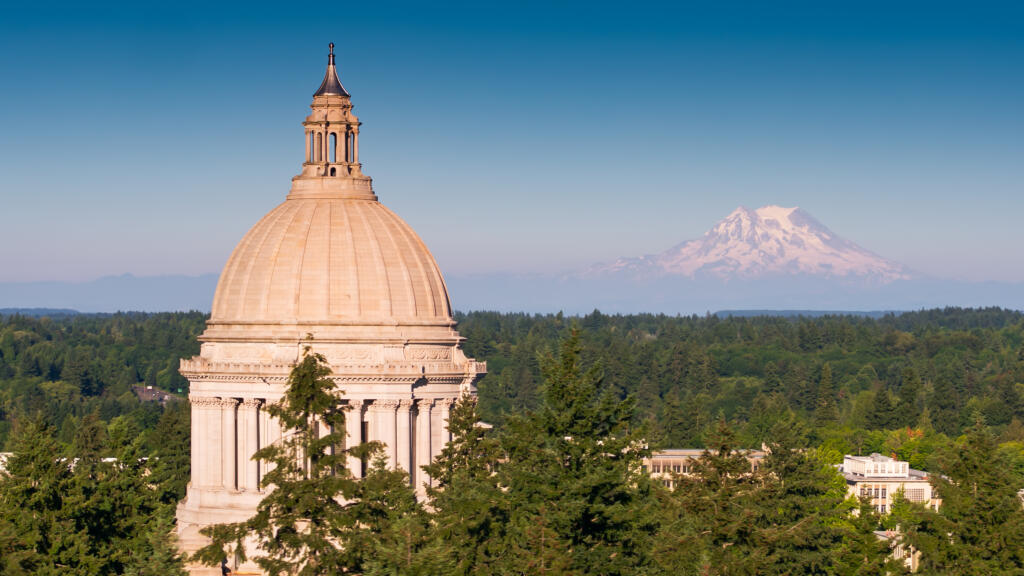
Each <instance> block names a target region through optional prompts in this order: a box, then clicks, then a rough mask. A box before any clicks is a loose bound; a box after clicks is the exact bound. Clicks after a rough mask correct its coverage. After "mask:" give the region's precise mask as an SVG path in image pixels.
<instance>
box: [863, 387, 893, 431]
mask: <svg viewBox="0 0 1024 576" xmlns="http://www.w3.org/2000/svg"><path fill="white" fill-rule="evenodd" d="M895 418H896V414H895V412H894V410H893V406H892V401H891V400H889V391H888V390H886V389H885V387H884V386H881V387H879V388H878V389H877V390H875V402H874V404H872V405H871V412H870V413H869V414H868V427H869V428H872V429H875V430H886V429H888V428H891V427H892V426H893V424H894V422H895Z"/></svg>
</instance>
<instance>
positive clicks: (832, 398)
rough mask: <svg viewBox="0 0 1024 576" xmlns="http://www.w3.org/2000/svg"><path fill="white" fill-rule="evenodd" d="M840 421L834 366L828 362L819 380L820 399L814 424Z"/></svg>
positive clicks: (822, 368) (822, 369)
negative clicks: (833, 377)
mask: <svg viewBox="0 0 1024 576" xmlns="http://www.w3.org/2000/svg"><path fill="white" fill-rule="evenodd" d="M838 421H839V408H838V406H836V390H835V386H834V385H833V384H832V366H831V365H830V364H829V363H828V362H826V363H825V365H824V366H822V367H821V378H820V379H819V380H818V399H817V406H816V407H815V409H814V425H815V426H817V427H822V426H827V425H829V424H834V423H836V422H838Z"/></svg>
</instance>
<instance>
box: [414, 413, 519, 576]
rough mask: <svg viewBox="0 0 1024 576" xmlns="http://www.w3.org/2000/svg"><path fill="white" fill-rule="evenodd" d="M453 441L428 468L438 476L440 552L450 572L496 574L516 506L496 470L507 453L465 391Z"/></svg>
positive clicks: (435, 499) (453, 419) (433, 500)
mask: <svg viewBox="0 0 1024 576" xmlns="http://www.w3.org/2000/svg"><path fill="white" fill-rule="evenodd" d="M448 429H449V430H450V431H451V433H452V441H451V442H449V443H448V445H447V446H445V448H444V449H443V450H442V451H441V454H440V455H439V456H438V457H437V458H436V459H435V460H434V462H433V463H431V464H430V465H428V466H424V467H423V469H424V470H425V471H426V472H427V474H429V475H430V477H431V478H432V479H433V481H434V486H433V487H430V488H428V489H427V493H428V496H429V498H430V504H431V507H432V508H433V510H434V513H433V517H432V521H433V525H434V533H435V538H436V540H437V544H438V547H439V550H438V553H439V555H440V557H441V560H442V561H443V562H445V563H446V564H447V565H448V567H449V569H448V570H447V571H446V572H447V573H450V574H467V575H468V574H492V573H495V572H497V571H498V568H497V565H498V564H500V563H501V561H502V558H503V557H504V555H505V554H504V552H505V550H504V546H503V542H504V538H505V536H506V534H507V530H508V522H509V517H510V515H511V510H510V507H509V503H508V501H507V500H508V498H507V495H506V493H505V492H504V491H503V490H502V489H501V486H500V485H499V483H498V475H497V474H496V471H497V468H498V465H499V463H500V461H501V459H502V455H503V452H502V450H501V446H500V445H499V443H498V441H497V439H496V438H495V436H494V434H493V433H491V431H489V430H488V429H487V428H486V427H484V426H481V424H480V417H479V414H478V412H477V399H476V398H475V397H473V396H468V395H466V396H463V397H461V398H460V399H459V400H458V402H456V403H455V405H454V406H453V407H452V409H451V411H450V414H449V419H448Z"/></svg>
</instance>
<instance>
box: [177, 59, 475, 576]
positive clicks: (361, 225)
mask: <svg viewBox="0 0 1024 576" xmlns="http://www.w3.org/2000/svg"><path fill="white" fill-rule="evenodd" d="M333 48H334V45H333V44H332V45H331V53H330V55H329V57H328V66H327V72H326V74H325V76H324V80H323V82H322V84H321V85H320V88H319V89H318V90H317V91H316V93H315V94H314V95H313V102H312V105H311V112H310V114H309V115H308V116H307V117H306V119H305V121H304V122H303V128H304V131H305V137H304V142H305V146H304V147H305V150H304V162H303V163H302V169H301V171H300V173H299V174H298V175H297V176H295V177H294V178H293V179H292V185H291V190H290V192H289V193H288V195H287V197H286V198H285V200H284V202H283V203H281V204H280V205H278V206H277V207H276V208H274V209H273V210H271V211H270V212H269V213H268V214H267V215H266V216H264V217H263V219H261V220H260V221H259V222H258V223H257V224H256V225H255V226H254V227H253V228H252V229H251V230H249V232H248V233H247V234H246V235H245V237H244V238H242V240H241V242H239V244H238V246H237V247H236V248H235V250H234V252H233V253H232V254H231V257H230V258H229V260H228V262H227V264H226V265H225V267H224V270H223V272H222V273H221V276H220V281H219V283H218V285H217V291H216V294H215V296H214V301H213V307H212V311H211V315H210V320H209V322H207V326H206V330H205V331H204V332H203V334H202V336H200V341H201V343H202V344H201V351H200V354H199V355H198V356H196V357H194V358H191V359H184V360H182V361H181V367H180V371H181V374H182V375H183V376H185V377H186V378H187V379H188V380H189V384H190V387H189V400H190V402H191V405H192V408H191V411H192V445H191V450H192V453H191V465H192V477H191V482H190V483H189V485H188V490H187V494H186V497H185V499H184V500H183V501H182V503H181V504H180V505H179V507H178V513H177V516H178V534H179V538H180V541H181V546H182V548H183V549H184V550H185V551H186V552H188V553H191V552H193V551H195V550H197V549H198V548H199V547H201V546H203V545H205V543H206V542H207V540H206V539H205V537H203V536H202V535H200V534H199V531H200V530H201V529H202V528H204V527H206V526H209V525H212V524H220V523H225V522H238V521H243V520H246V519H248V518H249V517H251V516H252V515H253V513H254V512H255V510H256V506H257V505H258V504H259V502H260V500H261V499H262V498H263V496H264V494H265V492H264V488H263V487H261V480H262V478H263V476H264V474H265V473H266V472H267V469H266V468H265V466H266V464H265V463H263V462H259V461H256V460H253V459H252V455H253V454H254V453H255V452H256V451H257V450H259V449H260V448H262V447H264V446H267V445H269V444H272V443H274V442H276V441H278V440H280V439H281V438H282V437H283V436H285V435H287V434H288V431H287V430H282V429H281V426H280V425H279V424H278V422H277V421H276V420H275V419H273V418H270V417H269V415H268V414H267V412H266V407H267V406H268V405H269V404H272V403H274V402H277V401H278V400H279V399H280V398H281V397H282V396H283V395H284V393H285V386H286V383H287V379H288V375H289V373H290V371H291V369H292V367H293V365H294V364H295V363H296V361H297V360H299V358H300V355H301V354H302V349H303V347H304V346H307V345H309V346H311V347H312V349H313V351H314V352H318V353H320V354H322V355H323V356H324V357H326V359H327V361H328V362H329V364H330V366H331V370H332V372H333V373H332V378H333V380H334V381H335V382H336V384H337V389H338V401H339V402H340V403H343V404H345V405H347V406H348V409H349V412H348V414H347V417H346V428H347V442H348V443H351V444H353V445H354V444H359V443H361V442H364V441H374V440H376V441H381V442H383V443H384V444H385V445H386V455H387V458H388V461H389V463H390V465H391V466H393V467H396V468H400V469H402V470H406V471H408V472H409V473H410V482H411V483H412V484H413V485H414V486H415V487H416V488H417V490H418V491H419V492H420V493H421V494H422V492H423V486H424V485H426V484H428V483H429V482H430V479H429V478H428V477H427V476H426V474H425V473H424V472H423V471H422V470H421V468H420V467H421V466H423V465H425V464H427V463H429V462H430V461H431V460H432V459H433V458H434V457H435V456H436V455H437V454H439V453H440V451H441V449H442V447H443V446H444V445H445V443H446V442H447V441H448V440H449V437H450V435H449V432H448V429H447V419H448V412H449V410H450V408H451V406H452V404H453V403H454V401H455V400H456V399H457V398H458V397H459V396H460V395H462V394H473V393H475V383H476V382H477V380H479V378H481V377H482V376H483V374H484V373H485V372H486V366H485V364H484V363H482V362H476V361H474V360H473V359H470V358H467V357H466V356H465V354H464V353H463V351H462V349H461V346H460V343H461V342H462V338H461V337H460V336H459V334H458V332H457V331H456V329H455V321H454V319H453V317H452V311H451V305H450V303H449V300H448V292H447V288H446V287H445V283H444V280H443V278H442V277H441V272H440V270H439V269H438V266H437V263H436V262H435V261H434V258H433V256H431V254H430V252H429V251H428V250H427V247H426V246H425V245H424V243H423V241H422V240H420V238H419V237H418V236H417V235H416V233H415V232H413V230H412V229H411V228H410V227H409V226H408V225H407V224H406V223H405V222H404V221H402V219H401V218H399V217H398V216H397V215H395V214H394V213H393V212H391V211H390V210H388V209H387V208H386V207H384V206H383V205H382V204H381V203H380V202H379V201H378V199H377V196H376V194H375V193H374V191H373V188H372V182H371V179H370V178H369V177H368V176H366V175H364V174H363V172H362V166H361V164H360V162H359V129H360V126H361V123H360V122H359V120H358V118H357V117H356V116H355V115H354V114H353V112H352V102H351V96H350V94H349V93H348V92H347V91H346V90H345V88H344V87H343V86H342V84H341V81H340V79H339V78H338V74H337V70H336V67H335V63H334V50H333ZM349 469H350V470H351V471H352V473H353V474H355V475H356V476H357V477H358V476H361V475H362V473H363V463H362V462H360V461H357V460H355V461H352V462H350V464H349ZM233 568H236V569H237V570H238V571H237V572H236V573H257V574H258V573H259V571H258V570H257V569H256V568H255V566H254V565H252V564H249V565H246V566H240V567H233ZM190 570H191V572H192V573H193V574H210V575H214V574H216V575H218V576H219V575H220V574H221V569H220V568H209V567H200V566H191V567H190Z"/></svg>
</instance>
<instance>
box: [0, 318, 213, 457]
mask: <svg viewBox="0 0 1024 576" xmlns="http://www.w3.org/2000/svg"><path fill="white" fill-rule="evenodd" d="M205 321H206V317H205V315H203V314H200V313H198V312H190V313H180V314H113V315H73V316H63V317H59V318H55V319H51V318H33V317H28V316H18V315H13V316H6V317H4V316H0V448H2V447H3V446H5V445H9V444H8V438H9V436H10V430H11V424H12V422H13V421H14V420H16V419H17V418H19V417H20V416H26V415H27V416H39V417H40V418H42V419H43V420H44V421H45V422H47V423H48V424H49V425H50V426H52V427H53V428H54V429H55V430H56V431H57V436H58V438H59V439H60V440H61V441H62V442H64V443H70V442H71V440H72V438H74V435H75V431H76V430H77V428H78V426H79V425H80V423H81V421H82V419H83V418H84V417H85V416H86V415H87V414H92V413H94V412H95V413H98V414H99V417H100V419H101V420H103V421H105V422H109V421H111V420H113V419H114V418H116V417H118V416H124V417H127V418H129V419H130V420H132V421H133V422H134V424H135V425H136V426H138V427H140V428H142V429H152V428H153V427H154V426H155V425H156V423H157V420H158V419H159V417H160V413H161V409H160V406H159V405H157V404H154V403H144V402H140V401H139V399H138V397H137V395H136V394H135V393H133V391H132V386H147V385H148V386H153V387H154V388H156V389H161V390H166V391H169V392H172V393H174V394H179V393H180V394H183V393H185V392H187V388H188V381H187V380H185V379H184V378H182V376H181V375H180V374H178V361H179V359H181V358H187V357H191V356H193V355H195V354H198V353H199V342H198V341H197V340H196V336H198V335H199V333H200V332H201V331H202V329H203V326H204V323H205Z"/></svg>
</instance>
